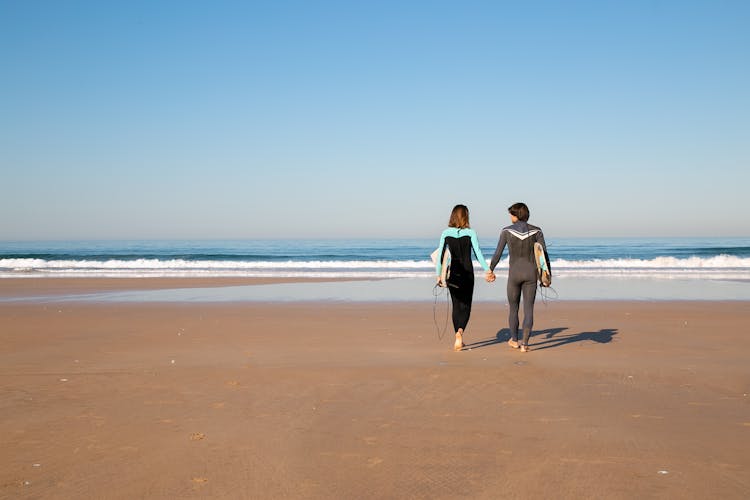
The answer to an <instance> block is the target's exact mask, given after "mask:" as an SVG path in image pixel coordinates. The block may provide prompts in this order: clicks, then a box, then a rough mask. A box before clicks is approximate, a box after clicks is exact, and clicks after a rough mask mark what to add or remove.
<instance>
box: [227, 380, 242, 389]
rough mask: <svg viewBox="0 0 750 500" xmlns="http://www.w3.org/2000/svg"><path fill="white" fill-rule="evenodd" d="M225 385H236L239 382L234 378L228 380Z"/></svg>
mask: <svg viewBox="0 0 750 500" xmlns="http://www.w3.org/2000/svg"><path fill="white" fill-rule="evenodd" d="M227 385H231V386H232V387H238V386H239V385H240V383H239V382H237V381H236V380H230V381H229V382H227Z"/></svg>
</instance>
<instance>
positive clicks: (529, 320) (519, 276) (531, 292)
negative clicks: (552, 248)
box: [490, 203, 551, 352]
mask: <svg viewBox="0 0 750 500" xmlns="http://www.w3.org/2000/svg"><path fill="white" fill-rule="evenodd" d="M508 213H510V221H511V222H512V224H511V225H510V226H507V227H505V228H503V230H502V231H501V232H500V240H499V241H498V242H497V249H496V250H495V255H493V256H492V260H491V261H490V272H491V274H492V275H493V277H494V271H495V266H497V263H498V262H499V261H500V257H501V256H502V254H503V250H505V246H506V245H507V246H508V255H509V256H510V264H509V265H508V306H509V313H508V326H509V328H510V340H509V341H508V344H510V346H511V347H514V348H518V347H520V348H521V351H523V352H527V351H528V350H529V337H530V336H531V329H532V328H533V326H534V301H535V300H536V283H537V278H538V276H537V268H536V259H535V258H534V243H537V242H539V243H541V244H542V248H543V249H544V257H545V258H546V259H547V266H549V265H550V264H549V256H548V255H547V245H546V243H545V242H544V234H542V230H541V228H539V227H537V226H532V225H531V224H529V223H528V220H529V207H527V206H526V205H525V204H524V203H515V204H513V205H511V206H510V207H509V208H508ZM550 272H551V268H550ZM521 296H523V340H522V342H521V344H520V345H519V344H518V323H519V321H518V309H519V306H520V302H521Z"/></svg>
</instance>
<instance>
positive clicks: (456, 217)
mask: <svg viewBox="0 0 750 500" xmlns="http://www.w3.org/2000/svg"><path fill="white" fill-rule="evenodd" d="M438 250H439V255H438V258H437V259H436V264H435V266H436V267H435V271H436V272H437V279H438V284H439V285H440V286H443V287H445V286H447V287H448V290H449V291H450V294H451V300H452V301H453V328H454V330H455V331H456V343H455V344H454V345H453V349H454V350H455V351H460V350H461V349H462V348H463V347H464V343H463V334H464V330H466V325H467V323H468V322H469V316H470V315H471V301H472V297H473V295H474V265H473V264H472V262H471V251H472V250H474V255H476V258H477V260H478V261H479V263H480V264H481V266H482V267H483V268H484V270H485V271H486V272H487V276H489V274H490V268H489V267H488V266H487V262H486V261H485V260H484V255H482V250H481V249H480V248H479V242H478V241H477V233H476V232H474V230H473V229H471V227H470V226H469V209H468V208H466V206H465V205H456V206H455V207H453V211H452V212H451V217H450V220H449V221H448V229H446V230H445V231H443V234H441V235H440V243H439V245H438ZM446 250H447V251H450V274H449V276H448V277H447V279H446V281H447V283H444V282H443V278H442V276H441V275H442V270H443V257H444V256H445V252H446Z"/></svg>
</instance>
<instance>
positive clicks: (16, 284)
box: [0, 277, 750, 304]
mask: <svg viewBox="0 0 750 500" xmlns="http://www.w3.org/2000/svg"><path fill="white" fill-rule="evenodd" d="M504 281H505V280H504V278H503V277H499V278H498V281H497V282H496V283H493V284H488V283H485V282H484V280H483V279H481V278H477V279H476V281H475V283H476V284H475V288H474V302H475V303H485V302H491V303H501V304H502V303H505V301H506V297H505V284H504ZM446 300H449V299H448V292H447V291H446V289H436V288H434V281H433V279H431V278H380V279H362V278H282V277H279V278H208V277H205V278H192V277H182V278H152V277H149V278H95V277H89V278H63V277H54V278H3V279H0V303H32V302H56V301H59V302H105V303H117V302H125V303H136V302H142V303H164V304H169V303H180V302H184V303H192V304H203V303H221V302H223V303H260V302H263V303H276V302H279V303H305V302H318V303H326V304H327V303H338V302H353V303H369V302H373V303H386V302H392V303H401V302H435V301H437V302H440V301H446ZM545 300H546V301H547V303H556V302H577V301H584V302H585V301H602V302H610V301H612V302H620V301H642V302H675V301H678V302H679V301H695V302H750V283H746V282H740V281H717V280H696V279H691V280H677V279H673V280H664V279H649V278H630V279H608V278H589V277H586V278H581V277H578V278H568V277H558V278H557V279H555V280H554V281H553V286H552V288H551V289H538V291H537V304H540V303H543V302H545Z"/></svg>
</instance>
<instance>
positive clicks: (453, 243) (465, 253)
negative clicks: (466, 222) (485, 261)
mask: <svg viewBox="0 0 750 500" xmlns="http://www.w3.org/2000/svg"><path fill="white" fill-rule="evenodd" d="M443 238H445V244H446V246H447V248H448V250H449V251H450V254H451V275H470V276H471V277H472V278H473V276H474V264H473V263H472V260H471V254H472V251H473V245H472V241H473V240H476V238H477V236H476V233H475V232H474V230H473V229H471V228H455V227H450V228H448V229H446V230H445V231H443Z"/></svg>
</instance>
